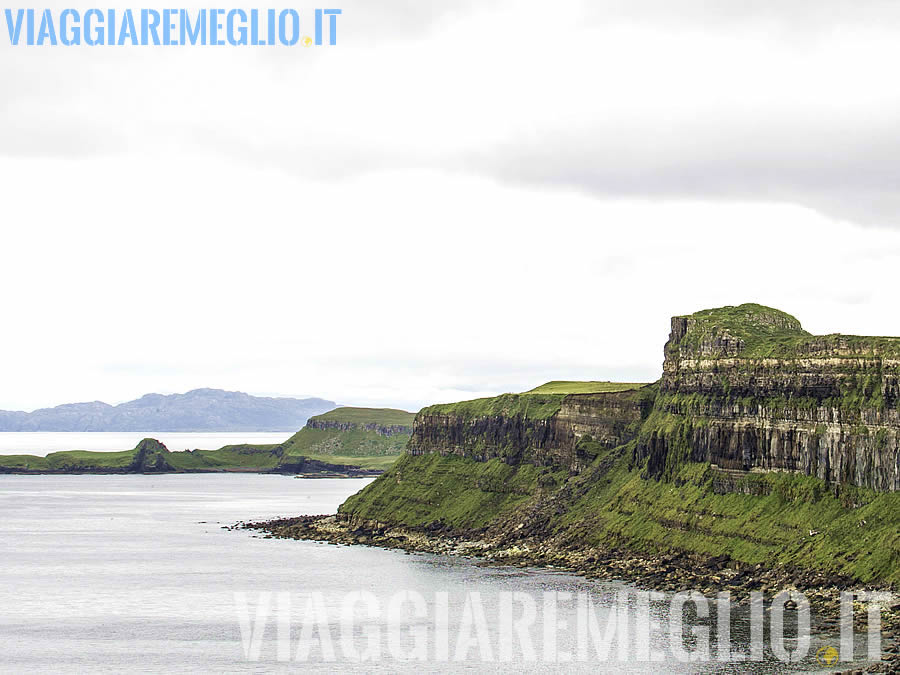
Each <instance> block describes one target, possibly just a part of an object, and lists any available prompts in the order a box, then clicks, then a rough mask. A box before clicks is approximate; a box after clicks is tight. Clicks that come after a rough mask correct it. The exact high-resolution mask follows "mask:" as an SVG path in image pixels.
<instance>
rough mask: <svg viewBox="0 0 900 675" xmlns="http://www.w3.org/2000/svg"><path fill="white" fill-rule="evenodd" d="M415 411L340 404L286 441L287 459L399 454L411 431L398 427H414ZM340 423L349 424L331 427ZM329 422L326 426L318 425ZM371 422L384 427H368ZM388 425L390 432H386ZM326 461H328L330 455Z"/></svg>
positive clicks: (315, 418)
mask: <svg viewBox="0 0 900 675" xmlns="http://www.w3.org/2000/svg"><path fill="white" fill-rule="evenodd" d="M415 417H416V416H415V414H413V413H410V412H406V411H405V410H394V409H391V408H349V407H347V408H337V409H336V410H332V411H331V412H328V413H325V414H324V415H316V416H315V417H311V418H310V419H309V422H307V426H305V427H303V428H302V429H301V430H300V431H298V432H297V433H296V434H294V435H293V436H291V437H290V438H289V439H288V440H287V441H286V442H285V443H283V444H282V446H281V447H282V448H283V450H284V460H283V461H284V462H290V461H293V460H292V459H291V458H292V457H297V456H304V457H323V458H333V457H344V458H362V457H396V456H397V455H399V454H401V453H402V452H403V451H404V449H405V448H406V444H407V442H408V441H409V437H410V433H409V432H406V433H402V432H400V433H397V432H396V429H395V428H396V427H406V428H407V429H409V431H411V430H412V424H413V420H415ZM328 424H335V425H337V424H340V425H343V426H345V427H347V425H349V427H348V428H337V427H327V425H328ZM315 425H319V426H322V425H326V428H314V427H315ZM367 425H375V426H377V427H379V428H381V431H379V430H377V429H371V428H369V429H367V428H366V426H367ZM385 429H388V430H389V431H390V433H385ZM323 461H328V460H327V459H325V460H323Z"/></svg>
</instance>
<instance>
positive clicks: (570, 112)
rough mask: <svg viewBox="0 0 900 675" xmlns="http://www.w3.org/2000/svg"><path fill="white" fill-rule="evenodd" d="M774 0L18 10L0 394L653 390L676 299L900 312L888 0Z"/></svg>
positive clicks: (346, 397)
mask: <svg viewBox="0 0 900 675" xmlns="http://www.w3.org/2000/svg"><path fill="white" fill-rule="evenodd" d="M759 4H761V3H748V2H745V1H740V2H739V1H737V0H734V1H719V2H716V3H708V2H700V1H699V0H698V1H696V2H690V1H688V2H679V3H674V2H671V1H669V0H656V1H646V2H640V1H637V2H635V1H628V2H626V1H624V0H620V1H610V2H597V1H592V2H567V1H563V2H554V3H546V2H541V3H537V2H522V1H521V0H518V1H515V2H502V1H499V0H497V1H491V2H484V1H482V2H474V1H471V2H462V1H457V2H451V1H444V2H429V1H428V0H409V1H405V2H404V1H401V0H391V1H386V2H375V1H374V0H367V1H365V2H362V1H357V2H352V1H351V0H347V1H345V2H343V3H338V4H336V5H335V6H339V7H341V8H342V9H343V11H344V13H343V15H342V16H341V17H340V21H339V24H338V30H339V37H338V44H337V46H335V47H318V48H317V47H313V48H309V49H305V48H302V47H292V48H214V49H210V48H187V49H185V48H156V49H153V48H134V49H132V48H119V47H116V48H113V47H103V48H100V47H97V48H87V47H82V48H76V49H72V48H62V47H59V48H43V49H36V48H30V49H28V48H23V47H18V48H11V47H10V46H9V45H8V40H7V37H6V33H5V21H4V22H3V23H4V29H3V31H2V33H0V35H2V37H0V44H3V47H0V92H2V93H0V97H2V98H0V206H2V209H3V211H2V214H3V215H2V220H0V222H2V228H3V229H2V233H3V239H2V248H0V283H2V286H3V295H2V314H0V317H2V323H0V346H2V353H0V364H2V368H0V371H2V372H0V378H2V379H0V381H2V386H0V408H4V409H20V410H30V409H33V408H36V407H42V406H49V405H56V404H59V403H65V402H71V401H84V400H95V399H99V400H104V401H107V402H110V403H116V402H120V401H124V400H128V399H131V398H136V397H138V396H140V395H141V394H144V393H147V392H151V391H155V392H161V393H171V392H181V391H186V390H188V389H192V388H196V387H218V388H224V389H233V390H241V391H247V392H249V393H253V394H268V395H300V394H308V395H316V396H323V397H326V398H331V399H333V400H336V401H338V402H341V403H345V404H361V405H389V406H397V407H405V408H408V409H418V408H419V407H421V406H422V405H424V404H427V403H430V402H437V401H452V400H458V399H463V398H474V397H476V396H484V395H491V394H495V393H499V392H503V391H520V390H523V389H526V388H530V387H532V386H535V385H537V384H539V383H541V382H543V381H546V380H550V379H613V380H617V379H623V380H628V381H650V380H654V379H656V378H657V377H658V376H659V373H660V370H661V363H662V358H663V353H662V346H663V343H664V342H665V340H666V337H667V334H668V328H669V317H670V316H672V315H673V314H683V313H688V312H692V311H695V310H698V309H703V308H708V307H714V306H721V305H726V304H739V303H742V302H760V303H763V304H767V305H772V306H775V307H778V308H781V309H784V310H785V311H788V312H791V313H792V314H794V315H796V316H797V317H798V318H799V319H800V320H801V321H802V322H803V324H804V326H805V327H806V328H807V329H808V330H811V331H813V332H816V333H828V332H843V333H860V334H883V335H884V334H887V335H900V312H897V311H896V310H897V286H898V274H897V272H898V269H900V191H898V181H900V125H898V120H900V88H898V87H897V86H896V69H897V64H898V63H900V40H898V39H897V35H898V30H900V7H898V4H900V3H896V2H888V1H883V2H863V1H860V0H854V1H853V2H850V1H847V2H828V1H827V0H825V1H818V2H811V1H810V2H799V1H798V2H792V3H766V4H767V5H768V7H767V8H765V9H762V8H760V9H757V8H756V5H759ZM121 6H124V5H121ZM144 6H147V5H144ZM312 7H313V6H309V7H305V6H304V7H303V9H304V10H310V9H311V8H312ZM676 8H677V9H676Z"/></svg>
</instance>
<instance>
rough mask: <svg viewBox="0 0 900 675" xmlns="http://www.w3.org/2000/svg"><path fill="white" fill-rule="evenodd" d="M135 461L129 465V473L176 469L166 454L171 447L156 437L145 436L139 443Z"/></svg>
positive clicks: (159, 471) (163, 471)
mask: <svg viewBox="0 0 900 675" xmlns="http://www.w3.org/2000/svg"><path fill="white" fill-rule="evenodd" d="M135 450H136V451H137V452H136V453H135V455H134V461H133V462H132V463H131V466H129V467H128V469H127V471H128V472H129V473H168V472H172V471H175V467H173V466H172V465H171V464H169V462H168V460H167V459H166V455H168V454H169V449H168V448H167V447H166V446H165V445H164V444H163V443H160V442H159V441H158V440H156V439H155V438H145V439H144V440H142V441H141V442H140V443H138V444H137V447H136V448H135Z"/></svg>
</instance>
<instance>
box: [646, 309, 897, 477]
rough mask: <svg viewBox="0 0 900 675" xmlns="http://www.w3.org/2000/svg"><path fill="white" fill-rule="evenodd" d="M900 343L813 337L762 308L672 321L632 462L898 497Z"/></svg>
mask: <svg viewBox="0 0 900 675" xmlns="http://www.w3.org/2000/svg"><path fill="white" fill-rule="evenodd" d="M898 402H900V339H897V338H870V337H857V336H843V335H828V336H813V335H810V334H809V333H807V332H806V331H804V330H803V329H802V327H801V326H800V323H799V322H798V321H797V320H796V319H795V318H794V317H792V316H790V315H788V314H785V313H783V312H779V311H777V310H773V309H769V308H765V307H761V306H759V305H742V306H740V307H734V308H722V309H719V310H710V311H706V312H698V313H697V314H694V315H691V316H677V317H674V318H673V319H672V331H671V334H670V336H669V341H668V342H667V343H666V346H665V362H664V365H663V377H662V380H661V381H660V388H659V396H658V398H657V400H656V402H655V404H654V414H653V415H652V416H651V418H650V419H649V420H648V422H647V424H646V425H645V426H644V428H643V429H642V432H641V435H640V439H639V442H638V444H637V447H636V449H635V459H636V461H637V462H645V461H646V464H647V472H648V474H649V475H651V476H659V475H664V474H665V473H666V472H668V471H671V468H672V467H674V466H677V465H678V463H680V462H682V461H684V460H685V459H689V460H690V461H695V462H709V463H712V464H714V465H716V466H718V467H722V468H724V469H728V470H731V471H730V473H731V475H733V476H734V475H739V474H736V473H735V472H758V471H778V470H785V471H796V472H800V473H803V474H806V475H809V476H817V477H818V478H821V479H822V480H824V481H827V482H829V483H837V484H842V483H848V484H852V485H857V486H860V487H866V488H871V489H873V490H877V491H881V492H886V491H896V490H900V453H898V447H900V410H898Z"/></svg>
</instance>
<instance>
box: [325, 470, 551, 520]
mask: <svg viewBox="0 0 900 675" xmlns="http://www.w3.org/2000/svg"><path fill="white" fill-rule="evenodd" d="M567 475H568V473H567V472H566V471H554V470H552V469H549V468H546V467H536V466H533V465H531V464H520V465H518V466H510V465H508V464H505V463H503V462H501V461H500V460H497V459H494V460H491V461H489V462H476V461H473V460H470V459H466V458H463V457H458V456H447V457H443V456H441V455H436V454H431V455H404V456H402V457H401V458H400V459H399V460H398V461H397V463H396V464H394V466H393V467H392V468H391V470H390V471H388V472H387V473H384V474H382V475H381V476H380V477H379V478H378V479H376V480H375V481H374V482H373V483H372V484H370V485H369V486H368V487H367V488H366V489H365V490H363V491H362V492H359V493H357V494H356V495H354V496H353V497H350V499H348V500H347V501H346V502H344V504H343V505H342V506H341V508H340V511H341V512H342V513H351V514H353V515H355V516H358V517H361V518H366V519H373V520H379V521H384V522H392V523H402V524H404V525H412V526H417V525H418V526H425V525H431V524H433V523H439V524H442V525H448V526H451V527H454V528H460V529H470V528H480V527H483V526H485V525H487V524H488V523H490V521H491V520H493V519H494V518H497V517H499V516H501V515H502V514H504V513H507V512H510V511H512V510H513V509H514V508H515V507H516V506H518V505H520V504H522V503H524V502H526V501H528V500H530V499H532V498H533V496H534V495H535V494H538V493H540V492H541V490H542V489H551V490H552V489H556V488H558V487H559V486H560V485H562V483H563V482H564V481H565V478H566V477H567Z"/></svg>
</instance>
